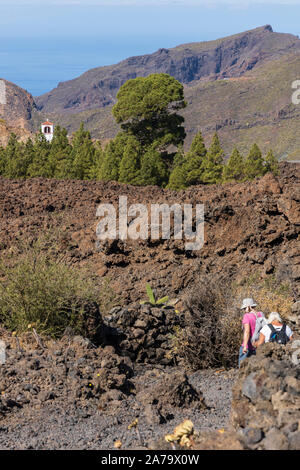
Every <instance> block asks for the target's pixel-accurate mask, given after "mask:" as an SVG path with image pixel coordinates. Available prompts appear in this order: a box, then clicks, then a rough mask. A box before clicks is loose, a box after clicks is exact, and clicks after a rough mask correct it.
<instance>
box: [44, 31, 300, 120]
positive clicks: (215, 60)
mask: <svg viewBox="0 0 300 470" xmlns="http://www.w3.org/2000/svg"><path fill="white" fill-rule="evenodd" d="M291 48H292V49H297V50H299V51H300V39H299V38H298V37H297V36H293V35H290V34H286V33H274V32H273V29H272V27H271V26H270V25H266V26H263V27H259V28H255V29H253V30H249V31H246V32H244V33H239V34H235V35H233V36H229V37H227V38H221V39H217V40H214V41H206V42H199V43H189V44H182V45H179V46H176V47H174V48H171V49H165V48H161V49H158V51H156V52H154V53H152V54H146V55H141V56H133V57H129V58H127V59H125V60H123V61H121V62H119V63H117V64H115V65H109V66H104V67H97V68H93V69H90V70H88V71H86V72H85V73H83V74H82V75H80V76H79V77H76V78H74V79H72V80H68V81H65V82H60V83H59V84H58V86H57V88H55V89H54V90H51V91H50V92H48V93H46V94H44V95H42V96H39V97H36V103H37V107H38V109H39V110H40V111H43V112H48V113H49V112H51V113H52V112H55V113H66V114H67V113H75V112H81V111H87V110H91V109H95V108H97V107H106V106H108V105H112V104H114V103H115V101H116V98H115V97H116V94H117V91H118V89H119V88H120V86H122V85H123V83H125V82H126V81H127V80H128V79H131V78H136V77H137V76H147V75H149V74H151V73H168V74H170V75H171V76H173V77H175V78H176V79H177V80H179V81H180V82H181V83H183V84H185V85H188V84H190V83H191V82H194V81H198V80H207V81H212V80H215V79H217V78H224V77H238V76H240V75H241V74H243V73H245V71H247V70H251V69H252V68H253V67H255V66H256V65H257V63H261V62H262V61H265V60H267V59H269V58H271V57H278V56H279V55H281V54H283V53H284V52H286V51H287V50H290V49H291Z"/></svg>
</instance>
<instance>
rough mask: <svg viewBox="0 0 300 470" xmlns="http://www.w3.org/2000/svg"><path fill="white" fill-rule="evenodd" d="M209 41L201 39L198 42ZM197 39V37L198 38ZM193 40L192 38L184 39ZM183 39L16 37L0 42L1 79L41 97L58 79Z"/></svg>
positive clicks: (73, 75)
mask: <svg viewBox="0 0 300 470" xmlns="http://www.w3.org/2000/svg"><path fill="white" fill-rule="evenodd" d="M203 40H207V38H199V39H198V40H197V41H199V42H200V41H203ZM195 41H196V39H195ZM195 41H190V40H189V38H187V40H186V41H185V42H186V43H188V42H195ZM182 43H184V41H180V40H179V41H178V42H176V41H174V38H173V39H170V38H167V37H166V38H161V37H157V38H153V36H152V37H149V38H145V37H142V38H130V37H127V38H126V39H124V37H122V38H117V37H115V36H114V37H113V38H108V37H106V38H105V39H104V38H95V39H93V38H87V39H85V40H82V39H80V40H78V38H76V37H74V38H71V37H69V38H68V39H66V38H56V39H55V40H53V38H51V39H48V38H45V37H40V38H31V39H30V38H17V39H11V38H10V39H9V41H3V40H1V41H0V79H2V78H4V79H6V80H9V81H11V82H13V83H15V84H16V85H18V86H20V87H21V88H24V89H25V90H27V91H28V92H29V93H31V94H32V95H33V96H34V97H36V96H40V95H42V94H44V93H47V92H48V91H51V90H52V89H53V88H55V87H57V85H58V83H59V82H63V81H66V80H71V79H73V78H76V77H78V76H79V75H81V74H82V73H84V72H86V71H87V70H89V69H91V68H96V67H102V66H105V65H112V64H116V63H118V62H120V61H122V60H124V59H127V58H128V57H132V56H135V55H144V54H151V53H153V52H155V51H156V50H158V49H159V48H162V47H167V48H168V47H175V46H178V45H179V44H182Z"/></svg>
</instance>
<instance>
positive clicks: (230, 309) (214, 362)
mask: <svg viewBox="0 0 300 470" xmlns="http://www.w3.org/2000/svg"><path fill="white" fill-rule="evenodd" d="M186 307H187V313H186V318H185V323H186V326H185V328H184V329H183V330H180V331H177V333H176V341H175V343H174V344H175V347H176V352H177V355H178V356H179V357H180V358H181V359H182V360H183V361H184V363H185V364H186V366H188V367H190V368H192V369H207V368H214V367H226V368H228V367H235V366H236V364H237V358H238V350H239V346H240V344H241V337H242V328H241V314H240V312H239V311H238V310H237V308H236V306H234V300H233V297H232V291H231V288H230V286H229V285H226V283H224V282H216V281H215V279H213V278H208V277H203V278H200V279H199V280H198V281H197V282H196V283H195V286H194V287H193V289H191V291H190V292H189V293H188V295H187V299H186Z"/></svg>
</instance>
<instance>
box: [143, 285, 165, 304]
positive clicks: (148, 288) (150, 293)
mask: <svg viewBox="0 0 300 470" xmlns="http://www.w3.org/2000/svg"><path fill="white" fill-rule="evenodd" d="M146 291H147V295H148V299H149V300H142V301H141V302H140V303H141V305H145V304H150V305H151V306H153V307H156V306H159V305H165V304H166V303H168V301H169V297H168V296H165V297H162V298H161V299H156V298H155V295H154V292H153V290H152V288H151V286H150V284H146Z"/></svg>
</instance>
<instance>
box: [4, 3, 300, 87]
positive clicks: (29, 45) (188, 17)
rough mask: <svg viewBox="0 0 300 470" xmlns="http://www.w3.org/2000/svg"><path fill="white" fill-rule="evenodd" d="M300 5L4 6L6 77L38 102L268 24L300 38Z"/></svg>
mask: <svg viewBox="0 0 300 470" xmlns="http://www.w3.org/2000/svg"><path fill="white" fill-rule="evenodd" d="M299 18H300V0H59V1H58V0H10V1H8V0H0V78H6V79H8V80H11V81H13V82H14V83H16V84H17V85H19V86H22V87H23V88H25V89H27V90H28V91H30V92H31V93H32V94H33V95H34V96H36V95H40V94H42V93H44V92H46V91H50V90H51V89H52V88H54V87H55V86H57V84H58V82H60V81H64V80H68V79H71V78H74V77H76V76H78V75H80V74H81V73H83V72H85V71H86V70H88V69H90V68H93V67H98V66H103V65H109V64H114V63H117V62H119V61H120V60H122V59H125V58H127V57H131V56H134V55H141V54H147V53H152V52H154V51H156V50H157V49H159V48H161V47H165V48H170V47H175V46H177V45H179V44H184V43H189V42H199V41H205V40H212V39H216V38H219V37H224V36H228V35H231V34H235V33H239V32H242V31H245V30H248V29H252V28H255V27H258V26H262V25H265V24H271V25H272V27H273V29H274V31H278V32H286V33H292V34H296V35H300V25H299Z"/></svg>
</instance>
